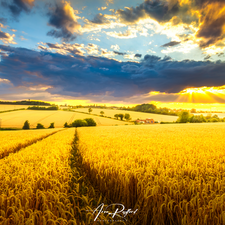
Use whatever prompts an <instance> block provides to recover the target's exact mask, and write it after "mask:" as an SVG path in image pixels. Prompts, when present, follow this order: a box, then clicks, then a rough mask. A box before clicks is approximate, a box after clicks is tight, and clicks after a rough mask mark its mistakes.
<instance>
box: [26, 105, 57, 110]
mask: <svg viewBox="0 0 225 225" xmlns="http://www.w3.org/2000/svg"><path fill="white" fill-rule="evenodd" d="M27 109H30V110H58V109H59V107H58V106H57V105H54V106H50V107H40V106H29V107H28V108H27Z"/></svg>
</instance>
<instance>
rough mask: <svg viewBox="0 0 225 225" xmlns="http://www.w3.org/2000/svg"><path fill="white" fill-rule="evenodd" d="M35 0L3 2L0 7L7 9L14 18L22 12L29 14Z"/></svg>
mask: <svg viewBox="0 0 225 225" xmlns="http://www.w3.org/2000/svg"><path fill="white" fill-rule="evenodd" d="M34 1H35V0H13V1H12V2H11V3H8V2H9V1H3V2H2V6H4V7H6V8H8V9H9V10H10V12H11V13H12V15H13V16H14V17H18V16H19V15H20V14H21V13H22V12H26V13H29V12H30V11H31V9H32V8H33V6H34Z"/></svg>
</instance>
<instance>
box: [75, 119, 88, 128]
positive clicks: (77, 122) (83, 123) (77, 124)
mask: <svg viewBox="0 0 225 225" xmlns="http://www.w3.org/2000/svg"><path fill="white" fill-rule="evenodd" d="M87 125H88V123H87V122H86V121H85V120H81V119H78V120H74V121H73V123H72V124H71V126H72V127H85V126H87Z"/></svg>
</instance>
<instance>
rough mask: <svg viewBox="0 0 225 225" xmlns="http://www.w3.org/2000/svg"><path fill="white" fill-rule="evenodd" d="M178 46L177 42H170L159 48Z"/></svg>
mask: <svg viewBox="0 0 225 225" xmlns="http://www.w3.org/2000/svg"><path fill="white" fill-rule="evenodd" d="M179 44H180V42H179V41H171V42H169V43H166V44H164V45H162V46H161V47H171V46H175V45H179Z"/></svg>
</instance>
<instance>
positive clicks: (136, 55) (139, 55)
mask: <svg viewBox="0 0 225 225" xmlns="http://www.w3.org/2000/svg"><path fill="white" fill-rule="evenodd" d="M141 56H142V54H138V53H137V54H135V56H134V57H137V58H141Z"/></svg>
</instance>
